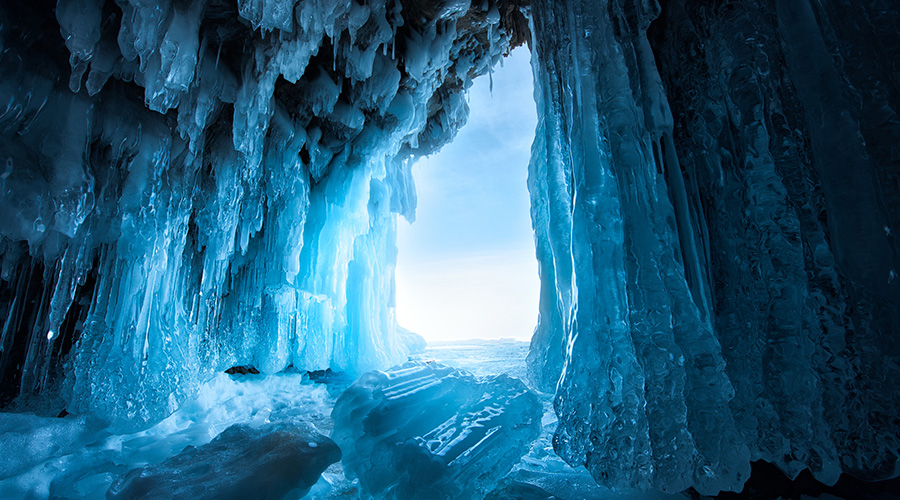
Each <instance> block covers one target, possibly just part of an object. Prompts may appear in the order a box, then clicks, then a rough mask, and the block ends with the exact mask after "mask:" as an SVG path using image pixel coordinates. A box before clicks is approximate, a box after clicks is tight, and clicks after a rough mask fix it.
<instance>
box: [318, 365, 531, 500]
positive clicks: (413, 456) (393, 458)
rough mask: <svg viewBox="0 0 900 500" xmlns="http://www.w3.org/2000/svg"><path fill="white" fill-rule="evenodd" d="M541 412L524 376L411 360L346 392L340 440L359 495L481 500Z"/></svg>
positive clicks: (522, 447)
mask: <svg viewBox="0 0 900 500" xmlns="http://www.w3.org/2000/svg"><path fill="white" fill-rule="evenodd" d="M542 414H543V410H542V405H541V402H540V400H539V399H538V397H537V395H536V394H535V393H534V392H533V391H531V390H530V389H528V388H527V387H526V386H525V384H523V383H522V382H521V381H519V380H517V379H514V378H512V377H509V376H507V375H495V376H491V377H482V378H476V377H474V376H473V375H471V374H469V373H467V372H465V371H461V370H458V369H454V368H451V367H449V366H445V365H441V364H439V363H425V362H421V361H410V362H408V363H405V364H403V365H400V366H397V367H394V368H391V369H390V370H386V371H373V372H370V373H367V374H365V375H363V376H362V377H360V379H359V380H357V381H356V382H355V383H354V384H353V385H352V386H351V387H350V388H348V389H347V390H346V391H344V393H343V394H341V396H340V397H339V398H338V400H337V402H336V403H335V406H334V411H333V413H332V416H333V418H334V431H333V432H332V438H333V439H334V440H335V441H336V442H337V443H338V445H339V446H340V447H341V450H342V451H343V454H344V456H343V459H342V462H343V464H344V471H345V473H346V474H347V475H348V477H351V478H353V477H357V478H359V484H360V489H361V498H378V499H392V500H412V499H419V498H429V499H435V500H438V499H454V498H466V499H473V500H477V499H479V498H483V497H484V495H486V494H487V493H488V492H490V491H491V489H492V488H493V485H494V483H495V482H496V481H497V480H499V479H500V478H501V477H503V475H505V474H506V473H507V472H509V470H510V469H511V468H512V467H513V465H514V464H515V463H516V462H517V461H518V460H519V459H520V458H521V457H522V455H524V454H525V453H526V452H527V451H528V449H529V447H530V445H531V442H532V441H534V440H535V438H537V437H538V434H539V433H540V427H541V426H540V423H541V415H542Z"/></svg>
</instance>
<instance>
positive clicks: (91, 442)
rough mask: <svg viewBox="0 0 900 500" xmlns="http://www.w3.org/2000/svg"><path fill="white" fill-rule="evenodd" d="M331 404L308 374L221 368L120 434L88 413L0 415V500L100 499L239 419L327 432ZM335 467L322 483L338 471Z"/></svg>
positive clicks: (244, 422)
mask: <svg viewBox="0 0 900 500" xmlns="http://www.w3.org/2000/svg"><path fill="white" fill-rule="evenodd" d="M333 405H334V397H332V396H331V395H330V394H329V391H328V389H327V388H326V387H325V386H324V385H322V384H313V383H311V382H310V381H309V380H307V377H306V376H305V374H299V373H291V374H276V375H262V374H258V375H234V376H231V375H227V374H224V373H222V374H219V375H217V376H216V377H215V378H214V379H213V380H211V381H209V382H207V383H205V384H203V385H201V387H200V389H199V391H198V392H197V394H196V396H195V397H194V398H192V399H190V400H188V401H186V402H184V403H183V404H182V405H181V407H180V408H179V409H178V411H176V412H175V413H174V414H172V415H170V416H169V417H167V418H166V419H164V420H162V421H160V422H158V423H157V424H156V425H154V426H152V427H150V428H148V429H144V430H141V431H138V432H126V433H121V432H120V431H117V430H116V429H113V428H110V427H109V426H108V422H103V421H101V420H98V419H97V418H95V417H88V416H75V415H68V416H65V417H63V418H56V417H40V416H36V415H33V414H28V413H0V450H2V451H3V453H2V454H0V498H3V499H7V498H9V499H19V498H21V499H26V498H27V499H35V500H37V499H46V498H67V499H72V500H75V499H102V498H105V496H106V492H107V490H109V488H110V486H111V485H112V483H113V482H114V481H115V480H116V479H117V478H118V477H119V476H121V475H123V474H125V473H126V472H127V471H129V470H131V469H135V468H137V469H140V468H143V467H146V466H147V465H148V464H151V465H153V464H159V463H161V462H164V461H166V460H167V459H169V458H171V457H173V456H176V455H178V454H179V453H181V452H182V451H183V450H185V448H187V447H190V448H198V449H202V448H203V447H204V446H205V445H207V444H208V443H209V442H210V440H211V439H213V438H215V437H216V436H217V435H219V434H221V433H222V432H223V431H224V430H225V429H227V428H229V427H232V426H234V425H237V424H240V425H247V426H250V427H252V428H261V427H265V426H269V425H270V424H273V423H275V424H287V425H288V426H289V427H291V428H294V427H301V428H306V427H307V426H314V427H315V430H316V431H317V432H318V433H319V434H327V433H329V432H330V431H331V427H332V426H331V418H330V414H331V408H332V406H333ZM234 449H235V450H237V448H234ZM211 467H213V465H211ZM335 468H336V469H338V470H336V471H332V470H330V469H329V470H328V471H326V473H325V474H324V475H323V480H322V482H323V483H326V482H327V481H332V482H336V480H339V479H340V478H342V477H343V474H342V473H341V472H340V470H339V467H338V466H335ZM235 473H239V471H238V472H235ZM337 475H339V476H340V477H337ZM251 497H254V496H253V495H251ZM163 498H169V497H168V496H165V495H164V496H163ZM254 498H255V497H254Z"/></svg>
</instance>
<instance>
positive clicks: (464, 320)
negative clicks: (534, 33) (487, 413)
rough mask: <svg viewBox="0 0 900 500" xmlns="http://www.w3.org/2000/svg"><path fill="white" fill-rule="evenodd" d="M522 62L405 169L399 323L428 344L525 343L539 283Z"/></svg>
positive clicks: (528, 77)
mask: <svg viewBox="0 0 900 500" xmlns="http://www.w3.org/2000/svg"><path fill="white" fill-rule="evenodd" d="M530 57H531V55H530V53H529V52H528V49H526V48H519V49H516V50H514V51H513V52H512V54H511V55H510V56H509V57H507V58H506V59H505V60H504V65H503V67H499V66H498V67H497V68H495V70H494V74H493V95H492V93H491V91H490V78H489V77H488V76H487V75H485V76H482V77H479V78H478V79H476V80H475V83H474V85H473V86H472V88H471V89H470V91H469V107H470V109H471V112H470V114H469V121H468V124H467V125H466V126H465V127H463V128H462V130H460V131H459V134H458V135H457V137H456V139H455V140H454V141H453V142H452V143H450V144H448V145H447V146H445V147H444V149H443V150H441V151H440V152H439V153H437V154H436V155H434V156H432V157H430V158H425V159H422V160H420V161H419V162H418V164H417V165H415V166H414V167H413V176H414V178H415V180H416V185H417V188H418V208H417V210H416V222H415V223H414V224H412V225H410V224H408V223H406V221H405V219H400V222H399V227H398V233H399V234H398V247H399V249H400V256H399V262H398V266H397V316H398V320H399V323H400V325H401V326H403V327H405V328H407V329H409V330H412V331H414V332H416V333H418V334H419V335H422V336H423V337H425V339H426V340H429V341H437V340H463V339H473V338H482V339H492V338H516V339H520V340H528V339H530V338H531V333H532V331H533V330H534V325H535V323H536V322H537V311H538V293H539V286H540V282H539V280H538V272H537V262H536V261H535V258H534V239H533V234H532V231H531V218H530V215H529V206H530V203H529V199H528V191H527V188H526V184H525V182H526V177H527V174H528V158H529V156H530V150H531V142H532V140H533V139H534V129H535V126H536V125H537V113H536V111H535V104H534V97H533V84H532V74H531V65H530V62H529V61H530Z"/></svg>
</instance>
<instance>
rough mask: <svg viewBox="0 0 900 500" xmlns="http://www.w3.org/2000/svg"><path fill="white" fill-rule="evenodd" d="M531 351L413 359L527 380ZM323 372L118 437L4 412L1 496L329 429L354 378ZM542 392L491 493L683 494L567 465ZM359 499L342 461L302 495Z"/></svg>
mask: <svg viewBox="0 0 900 500" xmlns="http://www.w3.org/2000/svg"><path fill="white" fill-rule="evenodd" d="M527 351H528V344H527V343H525V342H516V341H467V342H453V343H436V344H432V345H429V346H428V347H427V348H426V350H425V351H424V352H423V353H421V354H418V355H416V356H414V359H419V360H434V361H439V362H441V363H444V364H447V365H450V366H454V367H458V368H462V369H464V370H467V371H470V372H472V373H473V374H474V375H476V376H484V375H492V374H499V373H507V374H509V375H511V376H513V377H517V378H524V373H525V356H526V354H527ZM319 375H320V376H316V377H313V379H312V380H311V379H310V377H309V376H308V375H307V374H305V373H304V374H300V373H283V374H277V375H270V376H264V375H252V374H247V375H228V374H224V373H223V374H221V375H220V376H218V377H217V378H215V379H214V380H212V381H210V382H209V383H207V384H206V385H204V386H203V388H202V390H201V391H200V394H199V395H198V397H197V398H196V399H195V400H193V401H191V402H190V403H188V404H186V405H184V406H182V407H181V408H180V409H179V410H178V411H177V412H175V413H174V414H173V415H171V416H170V417H169V418H167V419H165V420H163V421H161V422H159V423H158V424H156V425H154V426H153V427H151V428H149V429H146V430H144V431H141V432H136V433H133V434H124V435H122V434H114V433H111V432H110V431H109V430H108V429H106V428H105V427H104V425H103V424H102V423H101V422H98V421H95V420H92V419H90V418H84V417H76V416H66V417H63V418H47V417H38V416H34V415H29V414H16V413H0V452H2V453H0V498H8V499H14V498H15V499H18V498H22V499H47V498H60V499H62V498H71V499H75V498H84V499H100V498H105V493H106V490H107V489H108V488H109V486H110V484H112V482H113V481H114V480H115V478H116V477H118V476H119V475H121V474H122V473H124V472H125V471H127V470H129V469H133V468H136V467H142V466H144V465H147V464H153V463H158V462H161V461H163V460H165V459H166V458H168V457H170V456H173V455H176V454H178V453H179V452H180V451H181V450H182V449H184V448H185V447H186V446H188V445H194V446H199V445H203V444H205V443H208V442H209V441H210V440H212V439H213V438H214V437H215V436H217V435H218V434H219V433H221V432H222V431H223V430H225V429H226V428H228V427H230V426H231V425H233V424H236V423H249V424H251V425H253V424H262V423H266V422H292V423H308V424H311V425H312V426H314V427H315V429H316V430H318V431H319V432H320V433H322V434H325V435H329V434H330V433H331V430H332V426H333V423H332V420H331V409H332V407H333V405H334V402H335V400H336V399H337V397H338V395H340V393H341V392H342V391H343V390H344V388H346V387H347V386H348V385H349V383H351V382H352V381H350V380H347V379H345V378H342V377H340V376H336V377H335V376H321V375H322V374H319ZM540 396H541V400H542V402H543V404H544V417H543V421H542V433H541V436H540V437H539V438H538V440H537V441H535V442H534V444H533V446H532V448H531V451H530V452H529V453H528V454H527V455H525V456H524V457H523V458H522V460H521V461H520V463H519V464H518V465H516V466H515V467H514V469H513V471H512V472H511V473H510V474H509V475H508V476H507V477H506V478H505V479H504V480H503V481H501V483H500V484H499V485H498V489H497V490H496V491H495V492H493V493H492V494H490V495H489V496H488V499H494V500H501V499H512V498H528V499H531V498H535V499H538V498H558V499H573V500H574V499H582V498H585V499H587V498H604V499H638V498H640V499H648V498H649V499H656V498H660V499H663V498H676V497H670V496H667V495H662V494H652V493H647V492H631V491H616V492H612V491H610V490H607V489H605V488H601V487H599V486H597V485H596V484H595V483H594V481H593V480H592V479H591V478H590V476H588V475H587V473H586V472H583V471H581V470H575V469H573V468H571V467H569V466H568V465H566V464H565V463H564V462H563V461H562V460H560V459H559V458H558V457H556V455H555V454H554V453H553V451H552V445H551V437H552V434H553V430H554V429H555V426H556V416H555V415H554V413H553V411H552V402H551V399H552V398H551V395H549V394H540ZM540 491H543V492H546V493H549V494H551V495H553V496H552V497H551V496H547V495H546V494H544V493H540ZM535 492H539V493H535ZM358 496H359V494H358V491H357V488H356V485H355V484H354V483H353V482H351V481H348V480H347V479H346V478H345V477H344V473H343V469H342V467H341V464H340V462H338V463H336V464H334V465H332V466H331V467H329V468H328V469H327V470H326V471H325V473H324V474H323V475H322V478H321V479H320V480H319V482H318V483H317V484H316V485H315V486H314V487H313V488H312V490H311V491H310V492H309V493H308V494H307V495H306V496H305V497H303V498H306V499H311V500H312V499H316V500H332V499H350V498H358ZM682 498H683V497H682Z"/></svg>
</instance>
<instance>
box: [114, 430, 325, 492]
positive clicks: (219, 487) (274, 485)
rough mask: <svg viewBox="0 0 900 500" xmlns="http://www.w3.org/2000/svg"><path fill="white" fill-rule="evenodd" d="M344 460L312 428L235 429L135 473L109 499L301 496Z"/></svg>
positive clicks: (120, 482) (117, 484)
mask: <svg viewBox="0 0 900 500" xmlns="http://www.w3.org/2000/svg"><path fill="white" fill-rule="evenodd" d="M340 459H341V451H340V449H339V448H338V447H337V445H336V444H335V443H334V442H333V441H332V440H330V439H328V438H327V437H325V436H322V435H321V434H318V433H316V432H315V431H313V430H311V429H310V428H308V427H304V426H298V425H289V424H268V425H264V426H262V427H258V428H253V427H250V426H247V425H233V426H231V427H229V428H228V429H225V431H223V432H222V433H221V434H219V435H218V436H217V437H216V438H215V439H214V440H212V441H211V442H210V443H209V444H206V445H203V446H200V447H193V446H189V447H187V448H185V449H184V451H182V452H181V453H179V454H178V455H176V456H174V457H171V458H169V459H168V460H166V461H164V462H162V463H160V464H156V465H148V466H146V467H144V468H142V469H133V470H131V471H129V472H127V473H125V474H124V475H122V476H121V477H120V478H119V479H117V480H116V481H115V482H114V483H113V484H112V486H110V488H109V491H108V492H107V494H106V497H107V498H109V499H111V500H112V499H116V500H119V499H121V500H125V499H148V498H150V499H157V498H158V499H164V498H172V499H174V498H184V499H191V500H204V499H209V500H213V499H215V500H225V499H234V500H244V499H250V498H252V499H259V500H280V499H282V498H286V497H287V496H288V495H290V496H291V497H292V498H300V497H302V496H303V495H305V494H306V492H307V491H309V489H310V488H311V487H312V486H313V485H314V484H315V483H316V481H318V480H319V476H321V474H322V472H323V471H324V470H325V469H326V468H327V467H328V466H329V465H331V464H332V463H335V462H337V461H338V460H340Z"/></svg>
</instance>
